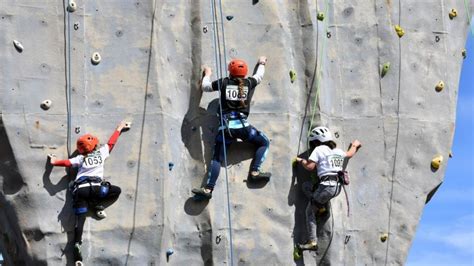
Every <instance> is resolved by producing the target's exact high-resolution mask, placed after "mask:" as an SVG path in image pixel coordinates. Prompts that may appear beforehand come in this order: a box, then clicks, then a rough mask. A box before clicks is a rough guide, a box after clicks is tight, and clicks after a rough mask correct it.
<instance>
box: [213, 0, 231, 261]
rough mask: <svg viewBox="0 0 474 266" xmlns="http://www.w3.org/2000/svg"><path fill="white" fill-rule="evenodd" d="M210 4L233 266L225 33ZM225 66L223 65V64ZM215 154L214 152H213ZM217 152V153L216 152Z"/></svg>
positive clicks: (214, 4)
mask: <svg viewBox="0 0 474 266" xmlns="http://www.w3.org/2000/svg"><path fill="white" fill-rule="evenodd" d="M210 4H211V13H212V14H211V16H212V22H213V26H214V34H213V40H214V58H215V66H216V69H217V77H218V88H219V114H220V127H219V130H221V134H222V142H223V145H222V146H223V149H224V167H225V182H226V195H227V216H228V226H229V249H230V253H229V254H230V265H231V266H233V265H234V251H233V249H234V248H233V240H232V218H231V212H230V210H231V206H230V196H229V176H228V173H227V148H226V141H225V127H224V125H225V123H224V116H223V115H222V100H221V97H220V95H221V93H220V92H221V90H222V78H223V74H222V72H223V71H222V65H223V64H222V52H223V53H224V62H227V58H226V48H225V33H224V19H223V12H222V2H221V0H219V2H218V4H219V11H218V10H217V8H216V0H210ZM218 12H219V13H220V18H221V32H222V48H223V51H221V40H220V35H219V27H218V25H217V23H218ZM224 64H225V63H224ZM214 152H216V151H214ZM217 152H219V151H217Z"/></svg>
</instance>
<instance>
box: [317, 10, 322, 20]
mask: <svg viewBox="0 0 474 266" xmlns="http://www.w3.org/2000/svg"><path fill="white" fill-rule="evenodd" d="M317 18H318V20H319V21H323V20H324V13H323V12H318V15H317Z"/></svg>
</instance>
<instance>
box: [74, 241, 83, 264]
mask: <svg viewBox="0 0 474 266" xmlns="http://www.w3.org/2000/svg"><path fill="white" fill-rule="evenodd" d="M74 260H75V261H76V262H78V261H79V262H80V261H82V252H81V243H79V242H76V243H75V244H74Z"/></svg>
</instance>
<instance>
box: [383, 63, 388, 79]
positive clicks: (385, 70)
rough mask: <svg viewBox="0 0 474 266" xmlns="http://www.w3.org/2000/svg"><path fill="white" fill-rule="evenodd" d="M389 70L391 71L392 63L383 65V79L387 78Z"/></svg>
mask: <svg viewBox="0 0 474 266" xmlns="http://www.w3.org/2000/svg"><path fill="white" fill-rule="evenodd" d="M389 69H390V62H387V63H385V64H383V66H382V73H381V76H382V78H383V77H385V75H386V74H387V72H388V70H389Z"/></svg>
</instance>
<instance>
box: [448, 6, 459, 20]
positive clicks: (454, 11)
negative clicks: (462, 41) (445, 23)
mask: <svg viewBox="0 0 474 266" xmlns="http://www.w3.org/2000/svg"><path fill="white" fill-rule="evenodd" d="M457 16H458V11H457V10H456V9H454V8H453V9H451V12H449V18H450V19H451V20H452V19H453V18H455V17H457Z"/></svg>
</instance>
